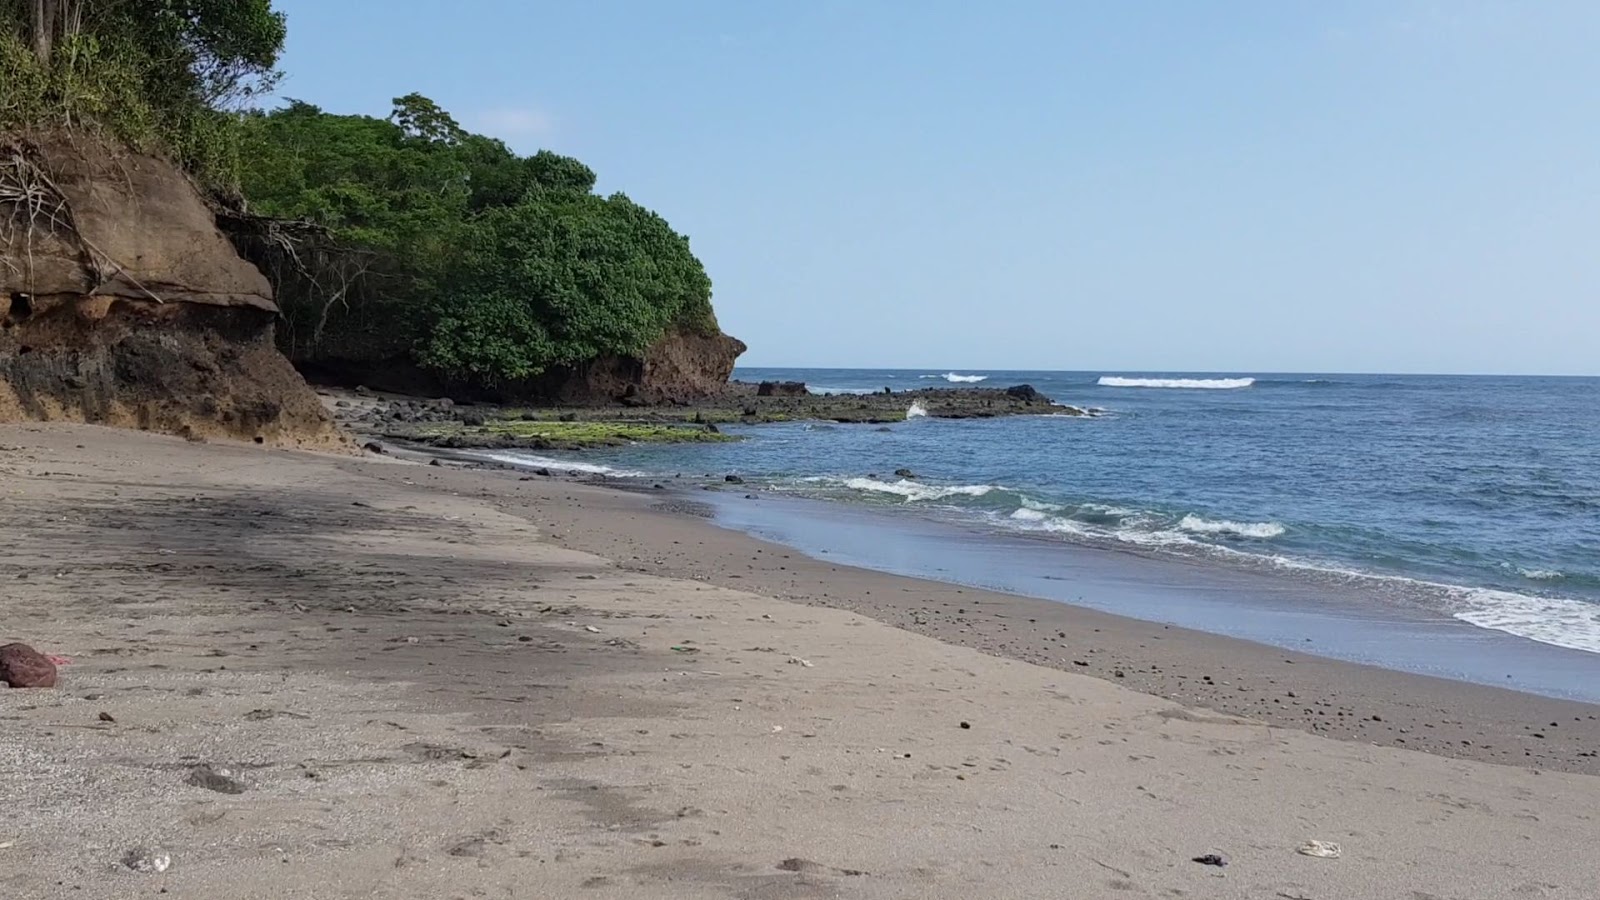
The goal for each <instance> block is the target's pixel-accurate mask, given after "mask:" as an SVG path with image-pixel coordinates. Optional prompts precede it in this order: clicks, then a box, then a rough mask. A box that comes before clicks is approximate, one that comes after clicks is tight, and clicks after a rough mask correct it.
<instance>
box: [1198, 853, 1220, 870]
mask: <svg viewBox="0 0 1600 900" xmlns="http://www.w3.org/2000/svg"><path fill="white" fill-rule="evenodd" d="M1194 862H1197V863H1199V864H1200V865H1202V866H1216V867H1217V868H1219V869H1220V868H1222V867H1223V866H1225V865H1227V864H1228V860H1227V859H1226V858H1225V857H1224V856H1223V855H1222V854H1220V853H1207V854H1206V855H1205V856H1196V857H1195V858H1194Z"/></svg>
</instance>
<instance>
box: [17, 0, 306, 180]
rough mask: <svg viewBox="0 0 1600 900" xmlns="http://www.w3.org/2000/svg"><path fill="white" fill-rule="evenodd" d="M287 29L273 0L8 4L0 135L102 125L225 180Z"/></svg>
mask: <svg viewBox="0 0 1600 900" xmlns="http://www.w3.org/2000/svg"><path fill="white" fill-rule="evenodd" d="M284 33H285V32H284V19H283V15H282V14H281V13H276V12H273V10H272V5H271V2H270V0H0V131H9V130H13V129H47V128H69V129H83V128H92V129H98V130H102V131H105V132H108V133H109V134H110V135H111V136H112V137H114V138H116V139H119V140H121V141H123V142H125V143H128V144H130V145H132V146H134V147H138V148H140V149H146V150H161V151H163V152H166V153H169V154H171V155H172V156H173V157H175V158H176V159H177V160H178V161H179V162H180V163H181V164H183V165H184V166H185V167H186V168H187V169H189V170H190V171H191V172H194V173H195V174H196V175H198V176H200V177H201V179H202V180H204V181H206V182H207V183H209V184H212V185H217V186H225V185H226V184H227V183H228V182H229V181H231V179H232V177H233V173H234V171H235V167H236V166H237V163H238V156H237V145H236V143H235V141H234V137H235V135H236V134H237V127H236V123H235V121H234V116H233V114H232V112H231V111H232V110H236V109H239V108H241V107H242V106H243V105H245V104H247V103H248V102H249V101H250V100H251V99H252V98H254V97H256V96H258V95H259V94H261V93H263V92H265V91H267V90H270V89H271V88H272V86H273V84H274V83H275V81H276V73H275V71H274V68H273V67H274V65H276V63H277V60H278V54H279V53H280V52H281V51H282V49H283V41H284Z"/></svg>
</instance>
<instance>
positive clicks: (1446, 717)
mask: <svg viewBox="0 0 1600 900" xmlns="http://www.w3.org/2000/svg"><path fill="white" fill-rule="evenodd" d="M419 477H420V478H421V479H422V480H423V482H424V483H433V484H438V485H440V486H448V487H449V488H450V489H452V490H457V491H461V492H464V493H472V494H474V495H476V496H479V497H481V498H483V499H486V500H492V501H494V502H496V503H497V504H499V505H501V506H502V507H503V508H505V509H507V510H508V511H511V512H515V513H517V514H519V515H525V516H528V517H529V518H532V519H533V520H534V521H535V522H536V523H537V524H539V525H541V526H545V527H547V528H549V529H550V531H551V537H552V539H553V540H555V541H556V542H557V543H558V544H560V545H562V546H565V547H571V548H581V549H584V550H587V551H589V552H593V553H599V554H601V555H603V556H606V557H609V558H611V559H614V560H616V561H617V563H618V565H619V566H621V567H623V568H627V569H631V570H634V571H639V572H648V573H651V574H659V575H666V576H670V577H674V578H693V579H698V580H702V581H706V582H709V583H712V584H718V585H722V586H726V587H731V588H737V589H740V590H747V591H753V592H756V593H761V594H766V595H768V596H773V597H779V598H782V599H785V600H790V601H794V602H799V603H806V604H810V605H817V606H829V607H834V608H837V609H845V610H850V611H853V612H858V613H861V614H863V615H868V616H871V617H873V618H875V619H878V620H880V621H882V622H886V623H888V624H891V625H894V626H896V627H899V628H904V629H906V630H908V631H914V632H917V633H919V634H925V635H928V636H930V637H934V638H937V639H939V640H941V641H945V642H948V643H952V644H958V645H961V646H966V647H972V648H975V649H977V650H981V651H983V652H985V653H990V654H994V655H996V656H1004V657H1009V658H1013V659H1019V660H1023V661H1026V662H1030V663H1036V664H1038V665H1043V666H1050V667H1054V668H1058V669H1062V670H1066V671H1072V672H1077V673H1080V674H1087V675H1094V676H1096V677H1099V678H1104V679H1107V680H1112V681H1115V682H1116V683H1117V684H1120V685H1123V686H1125V687H1130V688H1133V689H1134V690H1138V691H1143V692H1145V693H1149V694H1154V695H1157V696H1160V697H1164V698H1167V699H1170V700H1175V701H1178V702H1181V703H1184V704H1187V705H1199V706H1204V707H1207V708H1210V709H1215V710H1218V711H1220V712H1226V713H1230V714H1234V715H1241V716H1249V717H1252V718H1257V719H1261V720H1264V721H1267V722H1270V723H1272V724H1275V725H1282V726H1287V727H1293V728H1299V729H1303V730H1306V731H1311V732H1314V733H1316V734H1320V735H1325V736H1328V737H1333V738H1338V739H1341V740H1353V741H1365V742H1370V743H1373V744H1379V745H1384V746H1395V747H1405V748H1408V749H1412V750H1425V751H1427V752H1429V753H1435V754H1439V755H1443V756H1449V757H1453V758H1459V759H1473V760H1481V761H1485V762H1495V763H1502V764H1506V765H1519V766H1529V767H1536V768H1545V769H1555V770H1560V771H1566V772H1583V773H1589V774H1600V707H1596V706H1594V705H1591V704H1586V703H1578V702H1572V701H1566V700H1559V699H1552V698H1547V697H1540V696H1535V695H1531V694H1525V693H1521V692H1518V691H1509V690H1501V689H1497V688H1492V687H1485V686H1481V685H1474V684H1467V683H1464V682H1457V681H1452V680H1448V679H1443V678H1432V677H1428V676H1424V675H1415V674H1410V673H1403V672H1395V671H1391V670H1388V669H1382V668H1377V667H1374V666H1364V665H1358V664H1354V663H1349V662H1343V661H1339V660H1332V659H1327V658H1325V657H1320V656H1313V655H1310V654H1306V653H1296V652H1292V651H1286V650H1283V649H1280V648H1277V647H1269V646H1266V645H1262V644H1257V643H1253V642H1250V641H1242V640H1236V639H1232V638H1228V637H1222V636H1218V635H1214V634H1207V633H1205V632H1199V631H1193V630H1189V629H1184V628H1178V627H1174V626H1167V625H1160V624H1153V623H1149V622H1143V621H1139V620H1136V619H1129V618H1125V617H1122V616H1116V615H1110V614H1107V613H1102V612H1098V611H1096V610H1091V609H1086V608H1083V607H1076V606H1070V605H1067V604H1063V603H1059V602H1056V601H1053V600H1040V599H1036V598H1031V597H1019V596H1015V595H1011V594H1000V593H994V592H990V591H984V590H979V589H975V588H968V587H958V586H954V585H950V584H945V583H942V582H937V581H928V580H922V579H914V578H904V577H900V576H896V575H889V574H884V573H881V572H875V571H870V570H866V569H858V568H852V567H849V566H840V565H835V564H832V563H829V562H825V561H820V560H816V559H813V558H810V557H807V556H806V555H804V554H802V553H800V552H798V551H796V550H793V549H791V548H788V547H784V546H780V545H775V544H770V543H767V542H765V541H761V540H757V539H755V538H752V537H749V536H747V535H744V534H741V533H738V532H734V531H730V530H727V529H723V528H719V527H717V526H715V525H713V524H711V523H709V522H707V521H705V519H704V517H703V516H704V510H701V509H697V507H698V506H699V504H697V503H695V500H694V497H693V496H692V494H688V495H675V496H676V497H677V499H667V498H664V497H663V496H662V495H661V494H660V493H659V492H658V493H639V492H635V491H631V490H618V489H615V488H611V487H605V486H598V485H595V484H589V483H577V482H573V481H563V480H557V479H551V478H544V477H537V476H536V477H535V478H534V480H524V479H526V478H527V476H526V475H525V474H519V473H513V472H509V471H495V470H481V469H480V470H460V469H453V468H446V469H440V468H437V467H432V468H429V469H428V470H427V471H426V474H425V475H422V476H419ZM997 564H1003V560H997ZM1596 672H1597V674H1600V660H1597V662H1596ZM1119 673H1120V674H1119Z"/></svg>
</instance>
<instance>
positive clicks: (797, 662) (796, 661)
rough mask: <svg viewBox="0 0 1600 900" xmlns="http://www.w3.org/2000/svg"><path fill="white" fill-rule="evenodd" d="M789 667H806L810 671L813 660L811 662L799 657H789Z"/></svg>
mask: <svg viewBox="0 0 1600 900" xmlns="http://www.w3.org/2000/svg"><path fill="white" fill-rule="evenodd" d="M789 665H791V666H805V667H806V668H808V669H809V668H811V660H809V659H801V658H800V657H798V656H791V657H789Z"/></svg>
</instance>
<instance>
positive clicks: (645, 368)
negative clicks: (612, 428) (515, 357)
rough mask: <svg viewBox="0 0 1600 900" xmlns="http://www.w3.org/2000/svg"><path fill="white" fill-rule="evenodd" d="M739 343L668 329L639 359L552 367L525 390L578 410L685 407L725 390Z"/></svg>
mask: <svg viewBox="0 0 1600 900" xmlns="http://www.w3.org/2000/svg"><path fill="white" fill-rule="evenodd" d="M744 351H745V345H744V342H743V341H741V340H739V339H737V338H733V337H729V336H728V335H725V334H722V333H720V332H719V333H717V334H714V335H710V334H701V333H699V332H694V331H682V330H680V331H673V332H669V333H668V334H667V335H666V336H665V337H663V338H661V339H660V340H658V341H656V342H655V343H654V344H652V345H650V348H649V349H648V350H646V351H645V354H644V356H643V357H632V356H602V357H600V358H598V359H594V360H591V361H590V362H588V363H587V364H585V365H582V366H576V367H573V368H570V369H557V370H554V371H552V372H549V373H548V374H546V375H545V376H544V377H543V378H541V379H539V380H538V381H537V382H536V383H535V384H532V385H530V386H529V387H528V390H527V391H526V393H527V394H529V395H531V396H533V397H535V398H537V399H541V400H547V401H551V402H556V403H568V404H573V405H579V406H600V405H606V404H610V403H626V404H630V405H641V406H642V405H646V404H652V405H653V404H672V403H691V402H693V401H696V400H705V399H707V398H710V397H715V396H718V395H719V394H722V393H724V392H726V391H727V390H728V379H729V377H730V376H732V375H733V364H734V361H735V360H737V359H738V358H739V354H741V353H743V352H744Z"/></svg>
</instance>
